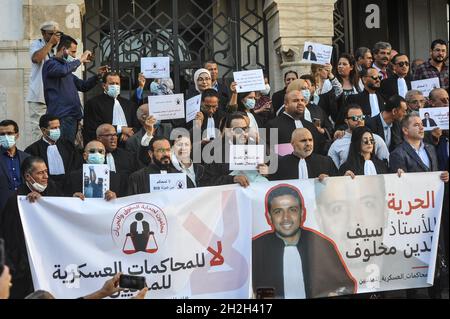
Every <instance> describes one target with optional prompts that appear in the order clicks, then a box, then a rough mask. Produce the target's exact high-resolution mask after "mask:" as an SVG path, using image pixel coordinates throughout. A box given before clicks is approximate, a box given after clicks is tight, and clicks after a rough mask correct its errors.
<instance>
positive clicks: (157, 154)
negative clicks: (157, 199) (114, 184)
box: [127, 137, 189, 195]
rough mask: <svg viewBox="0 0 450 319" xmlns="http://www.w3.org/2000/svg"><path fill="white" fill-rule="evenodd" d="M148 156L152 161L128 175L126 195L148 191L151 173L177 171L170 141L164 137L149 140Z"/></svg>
mask: <svg viewBox="0 0 450 319" xmlns="http://www.w3.org/2000/svg"><path fill="white" fill-rule="evenodd" d="M148 156H149V157H151V158H152V163H151V164H149V165H148V166H146V167H144V168H142V169H140V170H138V171H137V172H134V173H133V174H131V175H130V178H129V181H128V191H127V193H128V195H136V194H145V193H150V177H149V176H150V175H151V174H169V173H179V172H178V170H177V169H176V168H175V167H174V166H173V165H172V159H171V147H170V142H169V140H168V139H166V138H165V137H155V138H153V139H152V140H151V141H150V145H149V149H148ZM188 182H189V179H188ZM188 187H189V185H188Z"/></svg>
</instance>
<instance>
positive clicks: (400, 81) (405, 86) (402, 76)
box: [380, 53, 411, 100]
mask: <svg viewBox="0 0 450 319" xmlns="http://www.w3.org/2000/svg"><path fill="white" fill-rule="evenodd" d="M391 64H392V67H393V70H394V74H392V76H391V77H389V78H387V79H385V80H383V81H381V85H380V94H381V95H382V96H383V97H384V99H385V100H389V98H390V97H391V96H393V95H400V96H401V97H403V98H404V97H405V96H406V93H407V92H408V90H410V89H411V78H410V75H409V58H408V56H407V55H406V54H402V53H398V54H396V55H394V57H393V58H392V60H391Z"/></svg>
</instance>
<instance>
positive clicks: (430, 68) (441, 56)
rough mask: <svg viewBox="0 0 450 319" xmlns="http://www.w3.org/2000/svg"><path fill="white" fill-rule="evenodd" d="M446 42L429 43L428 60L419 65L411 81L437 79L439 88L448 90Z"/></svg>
mask: <svg viewBox="0 0 450 319" xmlns="http://www.w3.org/2000/svg"><path fill="white" fill-rule="evenodd" d="M447 54H448V53H447V42H445V41H444V40H442V39H437V40H434V41H433V42H432V43H431V48H430V59H429V60H428V61H427V62H425V63H423V64H421V65H419V66H418V67H417V69H416V72H414V74H413V80H414V81H415V80H423V79H431V78H439V82H440V84H441V88H443V89H445V90H448V64H447V63H446V60H447Z"/></svg>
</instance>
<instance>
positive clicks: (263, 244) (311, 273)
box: [252, 228, 356, 298]
mask: <svg viewBox="0 0 450 319" xmlns="http://www.w3.org/2000/svg"><path fill="white" fill-rule="evenodd" d="M284 247H285V244H284V241H283V240H282V239H280V238H279V237H278V236H276V235H275V233H269V234H266V235H263V236H261V237H259V238H257V239H254V240H253V242H252V251H253V254H252V258H253V269H252V270H253V289H254V291H256V289H257V288H259V287H272V288H274V289H275V297H276V298H284V277H283V255H284ZM297 249H298V251H299V253H300V257H301V261H302V270H303V278H304V283H305V294H306V298H319V297H327V296H328V295H329V294H330V293H336V294H338V295H342V294H351V293H354V291H355V288H356V282H354V281H353V280H352V278H351V276H350V275H349V273H347V271H346V269H345V266H344V265H343V263H342V261H341V259H340V258H339V254H338V252H337V250H336V248H335V246H334V245H333V244H332V242H331V241H330V240H328V239H325V238H323V237H321V236H319V235H318V234H316V233H314V232H312V231H310V230H306V229H303V228H301V235H300V240H299V241H298V244H297ZM292 271H296V270H295V269H292Z"/></svg>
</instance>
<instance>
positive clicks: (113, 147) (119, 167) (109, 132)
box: [96, 124, 140, 175]
mask: <svg viewBox="0 0 450 319" xmlns="http://www.w3.org/2000/svg"><path fill="white" fill-rule="evenodd" d="M96 134H97V140H98V141H100V142H101V143H102V144H103V145H104V146H105V149H106V162H105V164H108V167H109V169H110V171H112V172H116V173H119V174H125V175H130V174H131V173H133V172H135V171H137V170H138V169H139V168H140V167H139V164H138V163H137V160H136V157H135V156H134V155H133V154H132V153H130V152H128V151H126V150H124V149H122V148H119V147H117V146H118V137H117V132H116V129H115V128H114V126H112V125H111V124H102V125H100V126H99V127H98V128H97V130H96Z"/></svg>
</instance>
